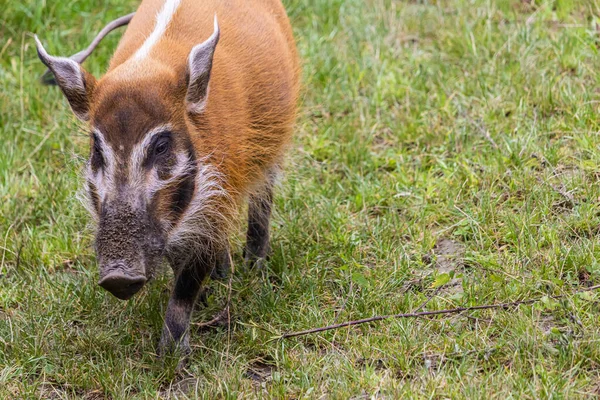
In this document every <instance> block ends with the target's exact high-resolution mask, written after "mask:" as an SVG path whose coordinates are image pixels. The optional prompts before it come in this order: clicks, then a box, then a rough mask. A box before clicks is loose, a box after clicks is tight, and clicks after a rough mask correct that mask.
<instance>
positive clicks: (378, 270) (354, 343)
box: [0, 0, 600, 399]
mask: <svg viewBox="0 0 600 400" xmlns="http://www.w3.org/2000/svg"><path fill="white" fill-rule="evenodd" d="M135 4H136V2H134V1H129V0H128V1H117V0H110V1H100V2H94V1H91V0H78V1H69V2H58V1H55V2H50V1H49V2H46V1H43V2H40V1H37V0H23V1H18V2H17V1H12V2H9V3H6V4H5V5H4V6H3V11H2V24H1V26H0V87H1V88H2V89H1V91H0V121H1V122H0V143H1V145H0V146H1V147H0V398H87V399H109V398H110V399H125V398H127V399H129V398H159V397H165V398H169V397H171V398H195V397H203V398H207V399H212V398H231V399H233V398H242V397H243V398H265V397H271V398H289V399H293V398H336V399H337V398H339V399H346V398H355V399H362V398H364V399H367V398H399V397H400V396H404V397H405V398H500V399H505V398H519V399H527V398H532V399H533V398H585V397H592V396H598V395H600V329H599V322H600V321H599V319H600V303H599V300H600V299H599V298H598V296H597V294H596V293H594V292H591V293H584V294H572V293H573V292H574V291H575V290H580V289H583V288H586V287H589V286H591V285H595V284H598V283H600V261H599V260H600V246H599V238H598V236H599V233H600V232H599V226H600V184H599V178H600V135H599V130H600V126H599V124H598V121H599V118H598V108H599V105H600V95H599V92H598V88H599V87H600V86H599V85H598V80H599V78H600V75H599V72H598V71H600V55H599V54H598V49H599V48H600V36H599V32H600V29H599V28H598V27H599V26H600V16H599V15H600V5H599V4H598V2H597V1H596V0H578V1H576V0H548V1H542V0H540V1H538V0H498V1H490V0H487V1H486V0H452V1H451V0H439V1H435V0H431V1H428V0H418V1H399V0H346V1H342V0H287V1H285V5H286V8H287V10H288V12H289V15H290V18H291V20H292V24H293V26H294V31H295V36H296V39H297V42H298V48H299V51H300V54H301V57H302V59H303V64H304V66H303V94H302V99H301V104H300V110H301V111H300V115H299V118H298V123H297V129H296V136H295V142H294V146H293V147H292V148H291V150H290V157H289V160H288V163H287V167H286V174H285V177H284V179H283V180H282V182H281V184H280V186H279V187H278V190H277V196H276V207H275V210H276V211H275V216H274V220H273V221H272V229H273V241H272V244H273V246H272V247H273V255H272V257H271V259H270V261H269V262H268V263H267V264H266V265H265V266H264V268H263V269H262V270H259V271H257V270H248V269H244V268H243V267H242V265H241V249H242V235H241V234H240V235H238V236H236V237H235V238H233V240H232V246H233V249H234V262H235V264H236V267H237V268H236V272H235V275H234V277H233V282H232V292H231V297H232V300H231V322H230V324H229V326H227V324H222V325H221V326H218V327H213V328H201V327H199V326H197V325H195V326H194V328H193V329H192V336H191V344H192V347H193V353H192V356H191V359H190V362H189V364H188V366H187V368H186V369H185V370H184V371H182V372H176V371H175V366H176V362H175V361H173V362H171V361H170V360H167V361H165V362H160V361H158V360H157V359H156V356H155V348H156V344H157V341H158V338H159V334H160V327H161V325H162V318H163V316H164V312H165V307H166V302H167V299H168V293H169V290H170V287H171V284H172V283H171V280H170V275H169V273H168V272H165V273H164V274H163V275H162V276H161V277H160V278H159V279H157V280H156V281H154V282H153V283H152V284H150V285H148V286H147V287H146V288H144V290H143V291H142V292H141V293H140V294H138V295H137V296H136V297H135V298H133V299H132V300H131V301H129V302H121V301H119V300H117V299H115V298H113V297H112V296H111V295H109V294H108V293H107V292H105V291H103V290H102V289H101V288H100V287H98V286H97V285H96V282H97V274H98V271H97V266H96V262H95V258H94V254H93V250H92V247H91V243H92V231H91V229H90V226H89V218H88V216H87V215H86V212H85V211H84V209H83V207H82V206H81V205H80V203H79V201H78V200H77V196H76V194H77V192H78V190H79V189H80V188H81V186H82V180H81V179H80V176H79V175H80V171H81V167H82V164H83V162H84V160H85V157H86V156H87V153H88V139H87V134H86V132H85V129H84V127H83V126H81V125H80V124H78V123H77V122H75V118H74V117H73V116H72V115H71V112H70V110H69V109H68V106H67V104H66V102H65V100H64V99H63V98H62V96H61V94H60V93H59V91H58V90H57V89H56V88H48V87H44V86H41V85H40V84H39V82H38V77H39V76H40V75H41V73H42V72H43V67H42V65H41V63H40V62H39V61H38V60H37V57H36V54H35V50H34V42H33V38H32V37H31V33H37V34H38V35H39V36H40V37H41V38H42V41H43V42H44V43H45V44H46V45H47V48H48V50H49V51H50V52H51V53H53V54H61V55H68V54H73V53H74V52H76V51H78V50H80V49H82V48H83V47H85V46H86V45H87V43H88V42H89V41H90V40H91V38H92V36H93V35H94V34H95V32H97V31H98V30H99V29H100V28H101V27H102V26H103V25H104V24H105V23H106V22H107V21H109V20H111V19H113V18H116V17H117V16H120V15H123V14H126V13H128V12H130V11H131V10H133V9H134V8H135ZM118 37H119V33H113V34H111V36H110V37H109V38H108V39H107V40H106V41H105V42H104V43H102V44H101V46H100V48H99V49H98V51H97V52H96V54H94V55H93V56H92V57H91V58H90V60H89V61H86V64H85V65H86V67H87V68H88V69H90V70H91V71H92V72H93V73H94V74H96V75H101V74H102V72H103V71H104V69H105V68H106V66H107V63H108V59H109V57H110V54H111V52H112V50H113V49H114V47H115V45H116V43H117V41H118ZM241 231H242V229H240V232H241ZM443 284H444V285H443ZM440 285H443V286H441V289H440ZM208 287H209V289H208V290H209V292H208V295H207V299H206V303H207V304H206V306H201V307H199V309H198V311H197V312H196V313H195V315H194V322H195V323H201V322H203V321H207V320H209V319H211V318H212V317H213V316H214V315H215V314H217V313H218V312H219V311H220V310H221V309H222V308H223V306H224V304H225V302H226V300H227V295H228V288H227V281H225V282H212V283H210V284H209V285H208ZM556 295H564V297H563V298H562V299H558V300H555V299H552V298H551V296H556ZM429 297H432V298H431V301H430V302H429V303H427V304H426V305H425V306H424V308H423V309H424V310H438V309H444V308H451V307H457V306H467V305H478V304H487V303H500V302H510V301H517V300H523V299H529V298H538V297H541V298H542V301H540V302H538V303H536V304H535V305H527V306H521V307H519V308H516V309H515V308H513V309H507V310H502V309H500V310H487V311H477V312H469V313H462V314H458V315H448V316H443V317H435V318H433V317H432V318H428V319H424V318H422V319H401V320H399V319H395V320H394V319H390V320H385V321H380V322H376V323H373V324H369V325H361V326H356V327H351V328H344V329H339V330H333V331H328V332H324V333H317V334H312V335H308V336H303V337H299V338H290V339H283V340H281V339H279V340H278V339H277V336H278V335H280V334H282V333H284V332H288V331H296V330H303V329H309V328H313V327H318V326H322V325H328V324H332V323H339V322H343V321H347V320H352V319H360V318H367V317H371V316H374V315H383V314H391V313H402V312H410V311H411V310H414V309H417V308H418V307H419V305H421V304H422V303H423V302H424V301H425V300H427V299H428V298H429Z"/></svg>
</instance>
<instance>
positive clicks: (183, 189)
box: [171, 142, 198, 219]
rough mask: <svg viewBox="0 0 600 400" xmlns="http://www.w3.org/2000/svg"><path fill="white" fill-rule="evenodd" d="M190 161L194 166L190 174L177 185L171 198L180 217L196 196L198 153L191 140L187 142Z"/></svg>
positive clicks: (176, 216) (177, 216)
mask: <svg viewBox="0 0 600 400" xmlns="http://www.w3.org/2000/svg"><path fill="white" fill-rule="evenodd" d="M186 148H187V156H188V162H189V163H190V164H192V165H193V168H192V169H191V171H190V172H189V174H188V175H187V176H186V177H185V179H183V180H182V181H181V182H179V184H178V185H177V187H176V189H175V191H174V192H173V195H172V198H171V204H172V206H171V209H172V210H173V214H174V217H175V218H177V219H178V218H179V217H180V216H181V214H183V212H184V211H185V209H186V208H187V207H188V206H189V204H190V202H191V201H192V198H193V197H194V190H195V189H196V174H197V172H198V167H197V165H196V153H195V151H194V146H193V144H192V143H191V142H188V143H187V144H186Z"/></svg>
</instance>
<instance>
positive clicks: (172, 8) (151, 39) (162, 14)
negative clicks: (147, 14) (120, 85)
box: [133, 0, 181, 60]
mask: <svg viewBox="0 0 600 400" xmlns="http://www.w3.org/2000/svg"><path fill="white" fill-rule="evenodd" d="M180 2H181V0H166V1H165V4H164V5H163V7H162V8H161V10H160V11H159V13H158V14H157V15H156V25H155V26H154V30H153V31H152V33H151V34H150V36H148V38H147V39H146V41H145V42H144V44H143V45H142V47H140V48H139V49H138V50H137V51H136V52H135V54H134V56H133V59H134V60H142V59H144V58H146V57H147V56H148V54H150V51H151V50H152V47H153V46H154V45H155V44H156V42H158V41H159V40H160V38H161V36H162V35H164V33H165V31H166V30H167V27H168V26H169V23H170V22H171V19H172V18H173V15H174V14H175V12H176V11H177V8H178V7H179V3H180Z"/></svg>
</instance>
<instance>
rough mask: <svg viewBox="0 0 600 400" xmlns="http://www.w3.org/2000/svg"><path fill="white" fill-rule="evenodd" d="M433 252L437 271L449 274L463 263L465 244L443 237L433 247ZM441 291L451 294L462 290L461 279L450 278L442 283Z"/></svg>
mask: <svg viewBox="0 0 600 400" xmlns="http://www.w3.org/2000/svg"><path fill="white" fill-rule="evenodd" d="M433 254H434V255H435V268H436V270H437V273H438V274H449V273H452V272H456V271H457V270H458V269H460V268H461V266H462V265H463V257H464V254H465V246H464V245H463V244H462V243H460V242H458V241H455V240H451V239H447V238H443V239H440V240H438V242H437V243H436V244H435V246H434V247H433ZM442 292H444V293H451V294H454V293H459V292H462V279H460V278H453V279H451V280H450V282H448V283H446V285H444V288H443V289H442Z"/></svg>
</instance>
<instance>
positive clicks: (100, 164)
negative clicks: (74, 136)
mask: <svg viewBox="0 0 600 400" xmlns="http://www.w3.org/2000/svg"><path fill="white" fill-rule="evenodd" d="M92 138H93V143H92V154H91V160H90V163H91V166H92V171H94V172H96V171H98V170H99V169H101V168H104V166H105V161H104V155H103V154H102V147H101V146H100V139H99V138H98V135H96V134H95V133H93V134H92Z"/></svg>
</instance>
